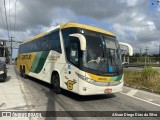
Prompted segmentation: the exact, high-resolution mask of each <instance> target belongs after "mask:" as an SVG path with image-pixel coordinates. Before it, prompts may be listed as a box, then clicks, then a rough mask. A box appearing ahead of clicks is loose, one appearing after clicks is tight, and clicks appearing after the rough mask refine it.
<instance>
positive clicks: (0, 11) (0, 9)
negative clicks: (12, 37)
mask: <svg viewBox="0 0 160 120" xmlns="http://www.w3.org/2000/svg"><path fill="white" fill-rule="evenodd" d="M0 13H1V18H2V22H3V27H4V29H5V28H6V26H5V23H4V18H3V15H2V8H1V7H0Z"/></svg>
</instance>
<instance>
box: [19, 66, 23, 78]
mask: <svg viewBox="0 0 160 120" xmlns="http://www.w3.org/2000/svg"><path fill="white" fill-rule="evenodd" d="M19 71H20V76H21V77H23V70H22V67H20V70H19Z"/></svg>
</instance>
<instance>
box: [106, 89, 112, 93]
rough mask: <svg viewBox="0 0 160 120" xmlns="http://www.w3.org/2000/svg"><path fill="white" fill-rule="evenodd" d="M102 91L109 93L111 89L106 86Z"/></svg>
mask: <svg viewBox="0 0 160 120" xmlns="http://www.w3.org/2000/svg"><path fill="white" fill-rule="evenodd" d="M104 92H105V93H111V92H112V89H111V88H107V89H105V90H104Z"/></svg>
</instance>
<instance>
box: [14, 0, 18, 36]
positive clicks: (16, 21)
mask: <svg viewBox="0 0 160 120" xmlns="http://www.w3.org/2000/svg"><path fill="white" fill-rule="evenodd" d="M17 1H18V0H16V2H15V21H14V37H16V32H15V30H16V22H17V21H16V20H17V15H16V14H17Z"/></svg>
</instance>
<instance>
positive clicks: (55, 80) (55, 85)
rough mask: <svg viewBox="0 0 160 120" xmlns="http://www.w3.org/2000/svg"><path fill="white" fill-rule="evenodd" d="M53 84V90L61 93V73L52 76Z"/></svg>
mask: <svg viewBox="0 0 160 120" xmlns="http://www.w3.org/2000/svg"><path fill="white" fill-rule="evenodd" d="M52 85H53V90H54V92H55V93H56V94H60V93H61V88H60V80H59V75H58V74H54V75H53V76H52Z"/></svg>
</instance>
